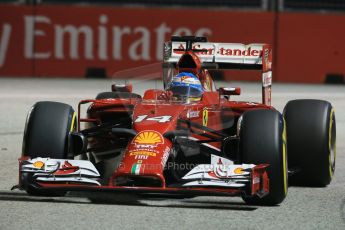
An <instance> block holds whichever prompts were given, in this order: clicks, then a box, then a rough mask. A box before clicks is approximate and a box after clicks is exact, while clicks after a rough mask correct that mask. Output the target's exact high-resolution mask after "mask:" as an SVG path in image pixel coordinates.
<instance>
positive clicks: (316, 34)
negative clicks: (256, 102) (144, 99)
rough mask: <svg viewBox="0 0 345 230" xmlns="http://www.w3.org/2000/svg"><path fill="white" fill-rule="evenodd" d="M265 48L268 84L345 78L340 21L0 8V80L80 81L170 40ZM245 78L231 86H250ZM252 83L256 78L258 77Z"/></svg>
mask: <svg viewBox="0 0 345 230" xmlns="http://www.w3.org/2000/svg"><path fill="white" fill-rule="evenodd" d="M191 34H193V35H197V36H207V37H208V38H209V40H210V41H215V42H239V43H261V42H264V43H270V44H272V45H273V49H274V67H273V68H274V79H275V81H280V82H308V83H322V82H324V81H325V79H326V76H327V75H337V76H343V75H344V74H345V46H344V45H343V41H345V15H344V14H338V15H334V14H332V15H330V14H321V13H287V12H280V13H275V12H259V11H231V10H226V9H212V10H207V9H190V8H187V9H181V8H172V9H167V8H151V9H150V10H147V9H145V8H133V7H131V8H130V7H106V6H80V5H79V6H78V5H72V6H61V5H54V6H52V5H36V6H20V5H7V4H0V76H6V77H7V76H23V77H24V76H29V77H30V76H36V77H80V78H82V77H85V75H86V73H87V72H90V71H91V72H92V70H96V72H97V70H100V72H102V70H104V71H103V72H102V74H103V75H104V76H108V77H112V76H114V74H115V73H116V72H117V71H120V70H123V69H128V68H134V67H137V66H144V65H149V64H152V63H157V62H159V61H161V60H162V49H163V42H164V41H166V40H168V39H169V38H170V36H172V35H191ZM251 75H252V74H251V73H248V72H246V71H244V72H240V71H235V72H231V74H230V75H226V77H227V78H229V79H231V80H255V81H257V80H258V79H257V78H253V77H250V76H251ZM258 77H259V75H258Z"/></svg>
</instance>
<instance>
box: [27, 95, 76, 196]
mask: <svg viewBox="0 0 345 230" xmlns="http://www.w3.org/2000/svg"><path fill="white" fill-rule="evenodd" d="M76 120H77V119H76V113H75V111H74V110H73V108H72V107H71V106H70V105H67V104H64V103H59V102H50V101H42V102H37V103H36V104H34V105H33V107H32V108H31V110H30V111H29V113H28V116H27V119H26V124H25V129H24V137H23V147H22V155H23V156H28V157H30V158H36V157H47V158H55V159H70V158H72V156H70V155H69V145H68V136H69V133H70V132H73V131H74V130H75V129H76V125H77V121H76ZM21 176H22V177H21V185H22V187H24V189H25V190H26V191H27V192H28V193H29V194H31V195H49V196H51V195H64V193H63V192H62V193H61V192H41V191H40V190H37V189H36V188H35V186H34V185H33V184H32V183H31V182H32V175H30V174H26V173H22V175H21Z"/></svg>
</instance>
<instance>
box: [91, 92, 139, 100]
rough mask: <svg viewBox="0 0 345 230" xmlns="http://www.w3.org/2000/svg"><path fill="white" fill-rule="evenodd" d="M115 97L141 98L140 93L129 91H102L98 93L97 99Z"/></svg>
mask: <svg viewBox="0 0 345 230" xmlns="http://www.w3.org/2000/svg"><path fill="white" fill-rule="evenodd" d="M115 98H141V96H140V95H139V94H136V93H129V92H102V93H99V94H97V96H96V99H115Z"/></svg>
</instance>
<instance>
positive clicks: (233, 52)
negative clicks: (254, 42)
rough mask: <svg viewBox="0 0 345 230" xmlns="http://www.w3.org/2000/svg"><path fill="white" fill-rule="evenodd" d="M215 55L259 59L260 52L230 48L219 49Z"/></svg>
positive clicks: (250, 49) (249, 48)
mask: <svg viewBox="0 0 345 230" xmlns="http://www.w3.org/2000/svg"><path fill="white" fill-rule="evenodd" d="M217 54H219V55H224V56H254V57H259V56H261V55H262V50H257V49H252V48H251V47H248V49H245V50H242V49H231V48H228V49H227V48H223V47H221V48H219V50H218V51H217Z"/></svg>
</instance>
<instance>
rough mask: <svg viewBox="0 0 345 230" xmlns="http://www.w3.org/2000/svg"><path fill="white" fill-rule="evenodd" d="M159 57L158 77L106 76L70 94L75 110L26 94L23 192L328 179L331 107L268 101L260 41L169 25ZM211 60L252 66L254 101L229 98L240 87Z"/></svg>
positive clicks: (277, 198) (241, 188) (195, 192)
mask: <svg viewBox="0 0 345 230" xmlns="http://www.w3.org/2000/svg"><path fill="white" fill-rule="evenodd" d="M163 60H164V61H163V69H162V71H161V72H162V73H163V85H164V86H163V87H164V88H163V87H162V88H161V89H157V88H154V89H147V90H146V91H145V92H144V93H143V95H140V94H136V93H134V92H132V88H133V87H132V86H133V85H131V84H122V85H120V84H113V85H112V91H111V92H103V93H100V94H98V95H97V97H96V99H88V100H82V101H80V103H79V105H78V112H77V113H76V112H75V111H74V110H73V108H72V107H71V106H70V105H67V104H63V103H59V102H49V101H42V102H37V103H36V104H34V105H33V106H32V108H31V109H30V111H29V113H28V116H27V121H26V125H25V131H24V138H23V151H22V156H21V157H20V159H19V185H18V187H19V188H20V189H23V190H25V191H26V192H27V193H29V194H32V195H64V194H66V192H68V191H106V192H108V193H109V192H110V193H112V192H113V194H114V196H117V195H118V196H121V194H123V193H126V194H127V193H134V194H148V195H149V194H169V195H174V196H175V195H177V196H181V197H191V196H210V195H211V196H241V197H242V198H243V200H244V201H245V203H248V204H255V205H276V204H279V203H281V202H282V201H283V200H284V199H285V197H286V195H287V192H288V185H289V184H290V185H291V184H298V185H303V186H309V185H310V186H326V185H328V184H329V183H330V182H331V180H332V176H333V174H334V169H335V155H336V154H335V152H336V151H335V142H336V122H335V115H334V110H333V107H332V105H331V104H330V103H329V102H327V101H322V100H310V99H308V100H293V101H289V102H288V103H287V105H286V106H285V109H284V111H283V113H280V112H279V111H277V110H276V109H275V108H273V107H272V106H271V84H272V69H271V68H272V50H271V47H270V45H268V44H249V45H244V44H238V43H210V42H207V39H206V38H204V37H192V36H190V37H172V39H171V41H170V42H166V43H165V44H164V53H163ZM211 69H250V70H258V71H261V72H262V101H261V102H257V103H254V102H241V101H234V100H232V98H233V96H234V95H240V92H241V91H240V88H236V87H228V88H226V87H221V88H218V89H217V88H216V87H215V85H214V82H213V80H212V76H211V74H210V72H209V71H208V70H211ZM82 109H84V110H85V109H86V115H85V114H81V110H82ZM81 124H82V125H81ZM81 126H82V127H83V128H81ZM288 180H289V182H288Z"/></svg>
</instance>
